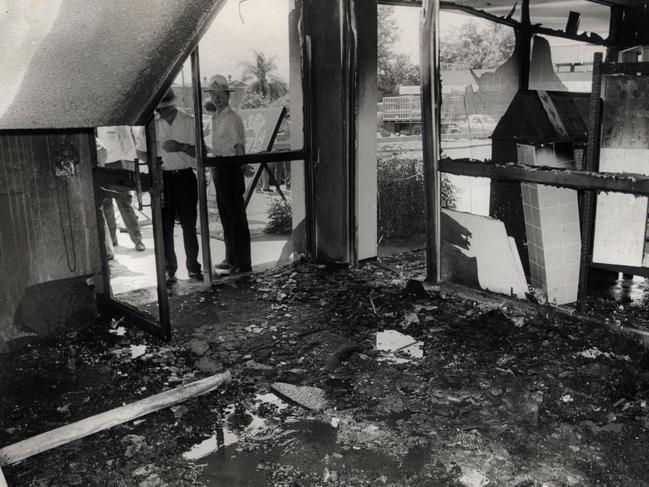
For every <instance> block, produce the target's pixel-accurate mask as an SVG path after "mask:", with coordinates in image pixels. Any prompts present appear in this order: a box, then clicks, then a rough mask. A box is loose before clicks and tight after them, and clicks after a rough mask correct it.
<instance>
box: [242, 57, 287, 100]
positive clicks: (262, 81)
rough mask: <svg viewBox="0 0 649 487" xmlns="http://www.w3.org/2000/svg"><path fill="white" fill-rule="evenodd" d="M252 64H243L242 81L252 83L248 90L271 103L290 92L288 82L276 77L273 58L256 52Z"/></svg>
mask: <svg viewBox="0 0 649 487" xmlns="http://www.w3.org/2000/svg"><path fill="white" fill-rule="evenodd" d="M253 55H254V60H253V61H252V62H248V61H247V62H244V63H241V64H242V66H243V77H242V80H243V81H245V82H251V83H250V86H249V87H248V90H250V91H251V92H253V93H256V94H258V95H259V96H260V97H261V98H262V99H266V100H268V102H271V101H273V100H276V99H278V98H280V97H282V96H284V95H285V94H286V93H287V92H288V88H287V86H286V82H285V81H284V80H282V79H281V78H279V77H277V76H275V74H273V71H275V70H276V69H277V66H276V65H275V61H274V59H275V58H273V57H268V56H267V55H266V54H264V53H263V52H260V51H254V50H253Z"/></svg>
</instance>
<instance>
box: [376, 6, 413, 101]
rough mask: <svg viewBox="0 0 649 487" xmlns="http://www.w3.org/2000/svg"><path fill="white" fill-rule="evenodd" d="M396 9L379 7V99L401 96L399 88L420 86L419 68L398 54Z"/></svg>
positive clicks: (403, 55) (404, 56)
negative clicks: (395, 49)
mask: <svg viewBox="0 0 649 487" xmlns="http://www.w3.org/2000/svg"><path fill="white" fill-rule="evenodd" d="M393 15H394V7H387V6H384V5H379V18H378V22H379V23H378V99H379V101H381V100H382V99H383V97H385V96H396V95H398V94H399V86H402V85H418V84H419V79H420V76H419V66H417V65H416V64H413V62H412V61H411V60H410V56H407V55H405V54H397V53H395V52H394V50H393V45H394V43H395V42H396V41H397V40H399V31H398V25H397V21H396V19H395V18H394V17H393Z"/></svg>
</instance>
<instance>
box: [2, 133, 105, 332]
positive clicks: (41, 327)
mask: <svg viewBox="0 0 649 487" xmlns="http://www.w3.org/2000/svg"><path fill="white" fill-rule="evenodd" d="M90 140H92V139H90V138H89V136H88V135H87V134H86V133H78V134H70V135H65V136H63V135H61V134H38V135H33V134H32V135H0V338H2V337H6V338H11V337H13V336H16V335H17V334H19V333H20V331H19V330H18V327H17V325H20V327H21V328H22V329H23V331H28V330H31V331H37V332H38V333H39V334H48V333H50V332H52V331H55V330H56V329H58V328H61V327H65V326H68V325H75V324H81V323H78V321H79V318H80V317H81V316H83V317H85V318H87V317H90V316H93V315H94V302H93V293H92V292H91V290H89V289H90V288H88V286H86V285H85V279H86V277H88V276H91V275H93V274H94V273H96V272H98V271H99V269H100V263H99V250H98V239H97V224H96V216H95V207H94V196H93V187H92V172H91V163H90V161H91V158H90V146H89V141H90ZM79 281H82V282H83V285H81V286H80V284H79ZM57 283H58V284H57ZM28 289H29V291H28ZM66 290H67V291H69V292H70V293H71V294H72V295H70V296H68V298H69V299H65V298H64V297H65V296H67V293H66ZM86 290H89V291H88V292H86ZM54 291H55V292H54ZM82 291H83V292H82ZM80 295H83V297H82V298H81V299H79V296H80ZM48 310H49V311H48ZM54 310H56V313H54ZM54 315H56V317H54ZM68 317H69V318H70V319H69V320H68V319H67V318H68ZM50 318H52V319H53V321H52V320H51V319H50ZM85 318H84V319H85Z"/></svg>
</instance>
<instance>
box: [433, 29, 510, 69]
mask: <svg viewBox="0 0 649 487" xmlns="http://www.w3.org/2000/svg"><path fill="white" fill-rule="evenodd" d="M514 45H515V38H514V31H513V29H511V28H510V27H507V26H505V25H501V24H496V23H493V22H486V21H485V22H478V21H472V22H467V23H465V24H462V25H461V26H460V27H459V28H458V27H457V26H451V25H448V24H447V25H444V26H442V28H441V32H440V53H439V55H440V63H441V65H442V68H444V69H468V68H470V69H493V68H497V67H498V66H500V65H501V64H503V63H504V62H505V61H506V60H507V59H508V58H509V56H511V54H512V52H513V51H514Z"/></svg>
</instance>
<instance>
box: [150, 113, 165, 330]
mask: <svg viewBox="0 0 649 487" xmlns="http://www.w3.org/2000/svg"><path fill="white" fill-rule="evenodd" d="M145 134H146V151H147V159H148V163H149V175H150V177H151V188H150V190H149V194H150V196H151V220H152V221H153V242H154V246H153V247H154V249H155V269H156V277H157V280H158V312H159V314H160V327H161V328H162V330H161V335H162V337H163V338H164V339H165V340H170V339H171V321H170V318H169V296H168V295H167V276H166V269H165V257H164V256H165V250H164V237H163V235H162V205H163V204H164V203H163V199H164V190H163V182H162V168H161V167H160V166H161V160H160V159H159V158H158V143H157V141H156V130H155V118H154V117H151V118H150V119H149V121H148V122H147V123H146V126H145Z"/></svg>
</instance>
